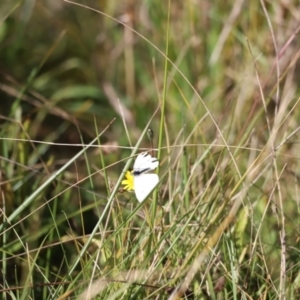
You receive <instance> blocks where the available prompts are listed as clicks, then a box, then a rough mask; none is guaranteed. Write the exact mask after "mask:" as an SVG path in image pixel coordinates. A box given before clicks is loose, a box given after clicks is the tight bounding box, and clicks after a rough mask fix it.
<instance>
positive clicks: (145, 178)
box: [132, 152, 159, 202]
mask: <svg viewBox="0 0 300 300" xmlns="http://www.w3.org/2000/svg"><path fill="white" fill-rule="evenodd" d="M158 164H159V162H158V160H157V158H155V157H152V156H151V155H150V154H148V153H147V152H142V153H140V154H139V155H138V157H137V158H136V160H135V162H134V165H133V171H132V175H133V182H134V192H135V196H136V198H137V200H138V201H139V202H142V201H144V200H145V199H146V198H147V197H148V195H149V194H150V193H151V192H152V190H153V189H154V188H155V187H156V186H157V184H158V182H159V177H158V175H157V174H146V173H147V172H149V171H152V170H154V169H156V168H157V167H158Z"/></svg>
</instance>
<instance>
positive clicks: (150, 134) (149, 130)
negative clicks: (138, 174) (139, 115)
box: [147, 128, 154, 156]
mask: <svg viewBox="0 0 300 300" xmlns="http://www.w3.org/2000/svg"><path fill="white" fill-rule="evenodd" d="M147 136H148V139H149V140H150V147H151V156H154V153H153V152H154V151H153V137H154V132H153V130H152V129H151V128H148V129H147Z"/></svg>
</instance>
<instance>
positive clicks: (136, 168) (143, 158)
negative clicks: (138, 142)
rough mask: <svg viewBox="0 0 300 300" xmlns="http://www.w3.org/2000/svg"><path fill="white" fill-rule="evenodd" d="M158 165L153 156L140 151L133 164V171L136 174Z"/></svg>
mask: <svg viewBox="0 0 300 300" xmlns="http://www.w3.org/2000/svg"><path fill="white" fill-rule="evenodd" d="M157 167H158V160H157V158H155V157H152V156H151V155H150V154H149V153H147V152H142V153H140V154H139V155H138V156H137V158H136V160H135V162H134V165H133V172H135V173H136V174H137V175H139V174H141V173H143V172H148V171H151V170H154V169H156V168H157Z"/></svg>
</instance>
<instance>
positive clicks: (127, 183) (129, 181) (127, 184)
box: [121, 171, 134, 191]
mask: <svg viewBox="0 0 300 300" xmlns="http://www.w3.org/2000/svg"><path fill="white" fill-rule="evenodd" d="M125 178H126V179H124V180H122V182H121V183H122V184H123V185H124V189H125V190H127V191H134V185H133V175H132V173H131V172H130V171H127V172H126V173H125Z"/></svg>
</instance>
